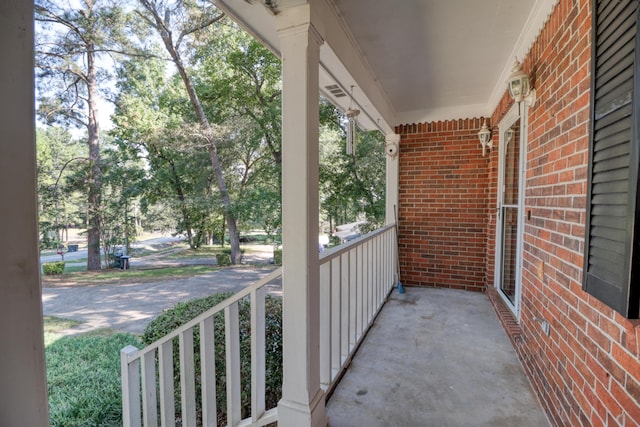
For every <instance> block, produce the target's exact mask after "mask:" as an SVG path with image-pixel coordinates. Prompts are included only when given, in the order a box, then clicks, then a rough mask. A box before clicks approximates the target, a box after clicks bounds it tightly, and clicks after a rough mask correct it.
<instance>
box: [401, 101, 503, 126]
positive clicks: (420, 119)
mask: <svg viewBox="0 0 640 427" xmlns="http://www.w3.org/2000/svg"><path fill="white" fill-rule="evenodd" d="M491 111H492V110H490V109H489V107H488V105H487V104H470V105H455V106H451V107H442V108H435V109H430V110H418V111H407V112H403V113H399V114H398V124H401V125H411V124H417V123H430V122H438V121H445V120H454V119H455V120H458V119H472V118H477V117H490V116H491Z"/></svg>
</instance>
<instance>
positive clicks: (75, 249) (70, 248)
mask: <svg viewBox="0 0 640 427" xmlns="http://www.w3.org/2000/svg"><path fill="white" fill-rule="evenodd" d="M67 250H68V251H69V252H78V245H68V246H67Z"/></svg>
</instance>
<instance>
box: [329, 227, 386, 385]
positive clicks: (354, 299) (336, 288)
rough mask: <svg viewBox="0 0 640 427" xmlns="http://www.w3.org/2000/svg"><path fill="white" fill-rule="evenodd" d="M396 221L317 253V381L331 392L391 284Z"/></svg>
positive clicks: (384, 298) (369, 325) (380, 306)
mask: <svg viewBox="0 0 640 427" xmlns="http://www.w3.org/2000/svg"><path fill="white" fill-rule="evenodd" d="M395 233H396V227H395V225H387V226H386V227H383V228H380V229H378V230H376V231H373V232H371V233H369V234H367V235H365V236H363V237H360V238H358V239H355V240H353V241H351V242H349V243H347V244H344V245H340V246H337V247H335V248H332V249H330V250H328V251H326V252H323V253H322V255H321V257H320V384H321V386H322V388H323V389H324V390H325V391H327V392H331V391H332V390H333V387H334V386H335V385H336V382H337V380H339V379H340V376H341V374H342V372H343V371H344V370H345V369H346V368H347V367H348V366H349V363H350V361H351V358H352V357H353V355H354V353H355V352H356V350H357V349H358V345H359V344H360V342H361V341H362V339H363V338H364V336H365V335H366V333H367V331H368V330H369V327H371V325H372V324H373V321H374V320H375V317H376V316H377V314H378V312H379V311H380V309H381V308H382V305H383V304H384V302H385V300H386V298H387V296H388V295H389V293H390V292H391V290H392V289H393V286H394V285H395V278H396V275H395V266H396V263H395V256H396V244H395Z"/></svg>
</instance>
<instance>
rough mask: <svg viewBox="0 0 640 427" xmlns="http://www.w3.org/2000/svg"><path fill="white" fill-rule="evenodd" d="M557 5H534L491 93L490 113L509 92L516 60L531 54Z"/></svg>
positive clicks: (552, 0)
mask: <svg viewBox="0 0 640 427" xmlns="http://www.w3.org/2000/svg"><path fill="white" fill-rule="evenodd" d="M557 3H558V0H537V1H536V3H535V4H534V6H533V8H532V9H531V13H530V14H529V18H528V19H527V22H526V23H525V25H524V27H523V29H522V32H521V33H520V36H519V37H518V40H517V41H516V44H515V45H514V47H513V50H512V51H511V55H510V56H509V58H510V59H509V61H507V63H506V64H505V66H504V69H503V70H502V74H500V78H499V79H498V81H497V82H496V86H495V87H494V89H493V91H492V92H491V96H490V97H489V101H488V103H487V110H488V111H489V112H490V113H491V112H493V111H494V110H495V109H496V107H497V106H498V103H499V102H500V100H501V99H502V96H503V95H504V93H505V92H506V90H507V79H508V78H509V76H510V75H511V70H512V68H513V63H514V61H515V58H516V57H517V58H518V60H520V61H522V60H523V59H524V58H525V57H526V56H527V55H528V54H529V51H530V50H531V47H532V46H533V43H534V42H535V41H536V39H537V38H538V36H539V35H540V32H541V31H542V29H543V28H544V26H545V24H546V23H547V21H548V20H549V17H550V16H551V13H552V12H553V9H554V8H555V6H556V4H557Z"/></svg>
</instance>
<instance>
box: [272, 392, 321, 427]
mask: <svg viewBox="0 0 640 427" xmlns="http://www.w3.org/2000/svg"><path fill="white" fill-rule="evenodd" d="M326 425H327V413H326V410H325V407H324V391H322V390H318V393H316V395H315V396H314V398H313V399H312V400H311V402H310V403H309V405H305V404H302V403H300V402H292V401H290V400H285V399H284V398H283V399H282V400H280V402H278V426H279V427H326Z"/></svg>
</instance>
